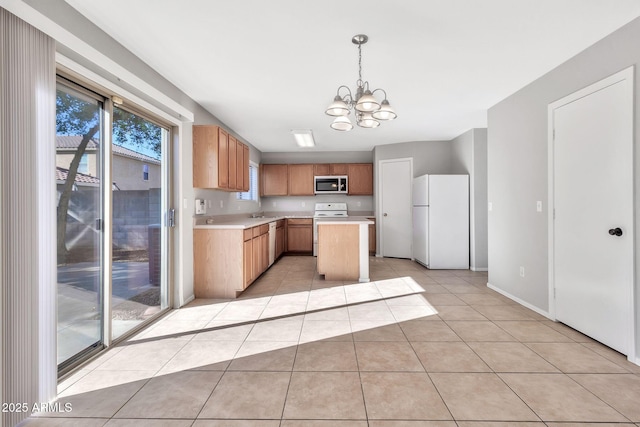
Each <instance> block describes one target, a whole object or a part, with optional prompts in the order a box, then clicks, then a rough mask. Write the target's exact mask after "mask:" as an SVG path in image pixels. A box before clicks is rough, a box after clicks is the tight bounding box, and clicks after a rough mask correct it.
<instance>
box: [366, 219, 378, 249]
mask: <svg viewBox="0 0 640 427" xmlns="http://www.w3.org/2000/svg"><path fill="white" fill-rule="evenodd" d="M367 219H368V220H369V221H373V224H369V255H375V254H376V218H375V217H369V218H367Z"/></svg>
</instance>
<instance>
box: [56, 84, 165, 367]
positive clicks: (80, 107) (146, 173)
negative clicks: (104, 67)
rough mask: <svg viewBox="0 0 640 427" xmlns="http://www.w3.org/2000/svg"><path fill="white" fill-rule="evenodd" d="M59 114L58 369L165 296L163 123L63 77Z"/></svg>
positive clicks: (136, 320) (120, 331)
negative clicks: (115, 103)
mask: <svg viewBox="0 0 640 427" xmlns="http://www.w3.org/2000/svg"><path fill="white" fill-rule="evenodd" d="M56 116H57V117H56V131H57V132H56V166H57V169H56V186H57V193H58V210H57V227H58V249H57V252H58V253H57V255H58V367H59V371H60V372H64V371H65V370H67V369H68V368H69V367H72V366H74V365H75V364H77V363H79V362H81V361H82V360H84V359H85V358H86V357H89V356H91V355H92V354H93V353H94V352H97V351H99V350H100V349H102V348H103V347H104V346H105V345H108V344H110V343H111V342H112V341H113V340H117V339H118V338H121V337H123V336H124V335H126V334H127V333H129V332H131V331H132V330H134V329H135V328H137V327H139V326H140V325H142V324H143V323H144V322H146V321H149V320H150V319H152V318H153V317H154V316H156V315H158V313H160V312H161V311H162V310H164V309H166V308H167V307H168V305H169V298H168V296H169V291H168V289H169V284H168V277H169V274H168V273H169V272H168V266H169V265H170V262H169V254H170V251H169V230H170V229H169V228H168V227H167V225H168V224H167V213H168V211H169V209H168V207H169V204H168V201H169V194H170V191H169V190H170V186H169V183H170V179H169V167H168V165H169V164H170V163H169V155H170V153H169V144H168V141H169V135H170V131H169V128H168V127H167V126H163V125H162V124H160V123H158V122H156V121H154V120H153V119H152V118H149V117H146V116H145V115H143V114H142V113H140V112H137V111H136V110H135V109H133V108H131V107H129V106H122V105H113V103H112V102H111V101H110V100H109V99H107V98H104V97H102V96H100V95H99V94H96V93H94V92H92V91H90V90H88V89H85V88H83V87H80V86H77V85H75V84H73V83H71V82H67V81H65V80H64V79H60V80H59V83H58V87H57V115H56Z"/></svg>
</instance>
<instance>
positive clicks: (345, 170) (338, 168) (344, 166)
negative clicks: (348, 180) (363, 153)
mask: <svg viewBox="0 0 640 427" xmlns="http://www.w3.org/2000/svg"><path fill="white" fill-rule="evenodd" d="M329 175H349V163H331V173H330V174H329Z"/></svg>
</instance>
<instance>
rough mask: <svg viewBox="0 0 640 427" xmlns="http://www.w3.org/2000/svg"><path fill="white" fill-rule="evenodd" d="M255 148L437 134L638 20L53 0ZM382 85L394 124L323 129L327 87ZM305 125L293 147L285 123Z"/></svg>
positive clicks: (305, 5)
mask: <svg viewBox="0 0 640 427" xmlns="http://www.w3.org/2000/svg"><path fill="white" fill-rule="evenodd" d="M66 1H67V2H68V3H69V4H70V5H71V6H73V7H74V8H75V9H77V10H78V11H79V12H80V13H82V14H83V15H84V16H86V17H87V18H88V19H90V20H91V21H93V22H94V23H95V24H96V25H98V26H99V27H101V28H102V29H103V30H104V31H106V32H107V33H108V34H110V35H111V36H112V37H113V38H114V39H116V40H117V41H118V42H120V43H121V44H122V45H124V46H125V47H126V48H128V49H129V50H130V51H131V52H133V53H134V54H136V55H137V56H138V57H140V58H141V59H142V60H143V61H145V62H146V63H147V64H149V65H150V66H151V67H153V68H154V69H155V70H157V71H158V72H159V73H160V74H162V75H163V76H164V77H165V78H167V79H168V80H169V81H171V82H172V83H173V84H175V85H176V86H177V87H179V88H180V89H181V90H182V91H184V92H185V93H186V94H187V95H189V96H190V97H191V98H193V99H194V100H195V101H197V102H198V103H199V104H200V105H202V106H203V107H204V108H205V109H207V110H208V111H210V112H211V113H212V114H213V115H215V116H216V117H218V118H219V119H220V120H222V121H223V122H224V123H226V124H227V125H228V126H230V127H231V128H232V129H233V130H234V131H235V132H236V133H238V134H239V135H240V136H242V137H243V138H245V139H246V140H247V141H249V142H250V143H251V144H253V145H254V146H255V147H256V148H258V149H259V150H261V151H265V152H266V151H270V152H279V151H303V150H322V151H327V150H337V151H343V150H346V151H352V150H355V151H359V150H367V151H368V150H371V149H372V148H373V147H374V146H375V145H380V144H391V143H396V142H408V141H427V140H449V139H452V138H454V137H456V136H458V135H459V134H461V133H463V132H465V131H467V130H469V129H471V128H474V127H486V126H487V114H486V112H487V109H488V108H489V107H491V106H493V105H494V104H496V103H497V102H499V101H500V100H502V99H504V98H505V97H507V96H509V95H510V94H512V93H513V92H515V91H516V90H518V89H520V88H522V87H523V86H525V85H526V84H528V83H530V82H532V81H533V80H535V79H536V78H538V77H540V76H541V75H542V74H544V73H546V72H548V71H550V70H551V69H553V68H554V67H556V66H558V65H559V64H561V63H562V62H564V61H565V60H567V59H569V58H570V57H572V56H573V55H575V54H577V53H578V52H580V51H581V50H583V49H585V48H587V47H588V46H590V45H592V44H593V43H595V42H596V41H598V40H600V39H602V38H603V37H604V36H606V35H607V34H609V33H611V32H613V31H615V30H616V29H618V28H619V27H621V26H622V25H624V24H626V23H627V22H629V21H631V20H633V19H634V18H636V17H638V16H640V1H638V0H615V1H613V0H482V1H478V0H398V1H389V0H369V1H366V2H363V1H349V0H322V1H301V0H269V1H265V0H234V1H224V0H187V1H175V0H134V1H132V0H110V1H86V0H66ZM358 33H364V34H367V35H368V36H369V43H367V44H366V45H364V46H363V48H362V50H363V54H362V56H363V59H362V63H363V64H362V67H363V78H364V79H365V80H368V81H369V83H370V85H371V86H372V87H373V88H378V87H380V88H383V89H385V90H386V92H387V95H388V99H389V101H390V102H391V104H392V106H393V107H394V108H395V109H396V112H397V113H398V118H397V119H396V120H394V121H391V122H383V123H382V124H381V126H380V127H379V128H377V129H362V128H358V127H355V128H354V129H353V130H352V131H350V132H337V131H334V130H332V129H331V128H329V124H330V123H331V118H330V117H329V116H327V115H325V114H324V110H325V109H326V107H327V105H328V104H329V103H330V102H331V101H332V99H333V97H334V96H335V92H336V90H337V88H338V86H339V85H343V84H344V85H348V86H349V87H351V88H352V90H353V87H354V86H355V82H356V79H357V76H358V68H357V48H356V46H355V45H354V44H352V43H351V37H352V36H353V35H355V34H358ZM299 128H302V129H312V130H313V133H314V136H315V139H316V143H317V146H316V147H315V148H313V149H299V148H298V147H297V146H296V145H295V143H294V141H293V138H292V136H291V134H290V130H291V129H299Z"/></svg>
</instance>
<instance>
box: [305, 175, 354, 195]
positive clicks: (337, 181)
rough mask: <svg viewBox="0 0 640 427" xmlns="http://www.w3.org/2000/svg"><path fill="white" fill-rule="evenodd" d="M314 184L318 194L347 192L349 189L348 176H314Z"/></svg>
mask: <svg viewBox="0 0 640 427" xmlns="http://www.w3.org/2000/svg"><path fill="white" fill-rule="evenodd" d="M313 184H314V185H313V188H314V192H315V193H316V194H340V193H342V194H347V191H348V190H349V187H348V178H347V177H346V176H314V177H313Z"/></svg>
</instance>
